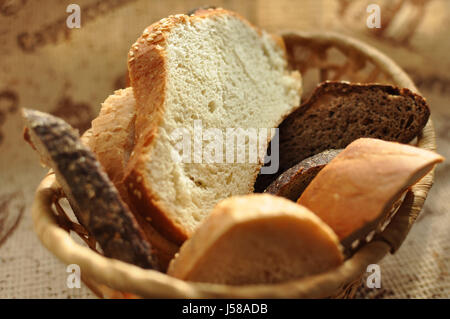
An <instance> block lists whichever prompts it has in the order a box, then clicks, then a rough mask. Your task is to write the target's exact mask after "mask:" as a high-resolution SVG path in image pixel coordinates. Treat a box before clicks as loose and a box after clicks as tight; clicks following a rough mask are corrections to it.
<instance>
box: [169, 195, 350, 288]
mask: <svg viewBox="0 0 450 319" xmlns="http://www.w3.org/2000/svg"><path fill="white" fill-rule="evenodd" d="M342 261H343V256H342V251H341V247H340V244H339V240H338V238H337V236H336V234H334V232H333V231H332V230H331V229H330V227H328V226H327V225H326V224H325V223H323V222H322V221H321V220H320V219H319V218H318V217H317V216H316V215H315V214H313V213H312V212H311V211H309V210H308V209H306V208H305V207H302V206H300V205H298V204H296V203H293V202H291V201H289V200H287V199H284V198H281V197H277V196H273V195H269V194H251V195H246V196H235V197H230V198H228V199H225V200H223V201H221V202H220V203H219V204H218V205H217V206H216V207H215V208H214V209H213V211H212V213H211V214H210V215H209V216H208V217H207V218H206V220H205V221H204V222H203V223H202V224H201V225H200V226H199V228H198V229H197V231H196V232H195V233H194V234H193V235H192V237H190V238H189V239H188V240H187V241H186V242H185V243H184V244H183V246H182V247H181V249H180V253H179V254H178V255H177V257H176V258H175V259H174V260H173V261H172V262H171V264H170V266H169V270H168V274H169V275H171V276H174V277H177V278H180V279H183V280H188V281H196V282H209V283H223V284H230V285H244V284H263V283H277V282H283V281H288V280H292V279H298V278H302V277H306V276H309V275H313V274H318V273H321V272H325V271H327V270H330V269H332V268H335V267H337V266H339V265H340V264H341V263H342Z"/></svg>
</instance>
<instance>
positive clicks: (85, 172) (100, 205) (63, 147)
mask: <svg viewBox="0 0 450 319" xmlns="http://www.w3.org/2000/svg"><path fill="white" fill-rule="evenodd" d="M23 116H24V118H25V120H26V125H27V127H26V134H25V135H26V137H27V139H26V140H27V141H28V142H30V144H31V145H32V146H33V148H35V149H36V150H37V152H38V153H39V155H40V157H41V161H42V163H44V164H45V165H47V166H48V167H50V168H52V169H53V171H54V172H55V174H56V178H57V181H58V183H59V184H60V185H61V187H62V189H63V191H64V193H65V194H66V196H67V198H68V200H69V202H70V204H71V206H72V207H73V210H74V213H75V215H76V217H77V219H78V221H79V222H80V224H81V225H82V226H83V227H84V228H85V229H86V230H87V231H88V232H89V234H90V235H91V236H93V237H94V238H95V239H96V241H97V242H98V243H99V245H100V247H101V248H102V250H103V252H104V254H105V256H107V257H111V258H116V259H119V260H122V261H125V262H129V263H132V264H135V265H137V266H140V267H143V268H153V269H159V264H158V261H157V258H156V257H155V256H154V255H152V252H151V245H150V244H149V243H148V242H147V240H146V239H145V237H144V235H143V233H142V231H141V229H140V228H139V226H138V224H137V223H136V220H135V219H134V217H133V215H132V213H131V212H130V211H129V210H128V207H127V206H126V205H125V204H124V203H123V202H122V201H121V199H120V196H119V193H118V192H117V190H116V188H115V187H114V185H113V184H112V183H111V181H110V180H109V178H108V176H107V175H106V173H105V171H104V170H103V168H102V167H101V165H100V164H99V163H98V161H97V159H96V158H95V156H94V154H93V153H92V152H91V150H90V149H88V148H87V147H86V146H85V145H84V144H83V143H82V142H81V140H80V139H79V137H78V132H77V131H76V130H75V129H73V128H72V127H71V126H70V125H69V124H67V123H66V122H64V121H63V120H62V119H60V118H57V117H55V116H52V115H50V114H47V113H43V112H39V111H33V110H26V109H24V110H23Z"/></svg>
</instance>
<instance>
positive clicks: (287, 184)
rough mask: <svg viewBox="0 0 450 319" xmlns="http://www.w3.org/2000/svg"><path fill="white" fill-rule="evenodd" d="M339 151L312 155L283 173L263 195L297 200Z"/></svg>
mask: <svg viewBox="0 0 450 319" xmlns="http://www.w3.org/2000/svg"><path fill="white" fill-rule="evenodd" d="M340 151H341V150H327V151H323V152H321V153H319V154H316V155H313V156H311V157H308V158H306V159H304V160H303V161H301V162H300V163H298V164H296V165H294V166H293V167H291V168H290V169H288V170H287V171H285V172H283V173H282V174H281V175H280V176H278V178H277V179H276V180H275V181H273V182H272V184H270V185H269V187H267V188H266V190H265V191H264V193H269V194H272V195H276V196H281V197H284V198H287V199H290V200H292V201H294V202H296V201H297V199H299V197H300V195H301V194H302V193H303V191H304V190H305V188H306V187H307V186H308V185H309V183H311V181H312V180H313V178H314V177H316V175H317V174H318V173H319V172H320V170H321V169H322V168H324V167H325V165H327V164H328V163H329V162H330V161H331V160H332V159H333V158H335V157H336V156H337V155H338V154H339V152H340Z"/></svg>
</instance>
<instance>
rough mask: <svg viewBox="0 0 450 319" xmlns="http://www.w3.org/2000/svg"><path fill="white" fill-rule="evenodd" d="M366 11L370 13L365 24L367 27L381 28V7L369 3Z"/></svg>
mask: <svg viewBox="0 0 450 319" xmlns="http://www.w3.org/2000/svg"><path fill="white" fill-rule="evenodd" d="M366 11H367V13H370V15H369V16H368V17H367V20H366V25H367V27H368V28H369V29H373V28H377V29H379V28H381V9H380V6H379V5H378V4H369V5H368V6H367V8H366Z"/></svg>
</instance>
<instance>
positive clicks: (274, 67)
mask: <svg viewBox="0 0 450 319" xmlns="http://www.w3.org/2000/svg"><path fill="white" fill-rule="evenodd" d="M222 11H223V12H224V13H223V14H215V15H212V16H211V17H202V18H198V17H197V18H196V17H192V18H191V19H184V20H183V19H181V20H180V21H181V22H179V23H177V24H175V25H174V26H173V27H172V28H171V29H170V31H167V32H166V33H165V41H163V42H159V44H158V45H159V47H158V46H157V47H156V48H157V49H158V50H162V51H163V52H164V56H165V70H166V72H165V74H166V82H165V91H164V94H165V97H164V106H163V107H162V109H163V110H164V115H163V116H162V118H161V120H160V122H159V124H158V128H157V132H156V134H155V138H154V139H153V140H152V143H153V144H152V147H151V148H150V149H149V151H148V152H146V153H144V154H141V155H142V156H144V157H143V158H144V161H145V163H146V164H145V172H142V171H140V172H139V175H141V176H142V177H143V182H144V183H145V185H146V188H147V189H151V193H152V196H153V198H152V199H151V201H152V203H153V204H155V203H156V205H158V207H160V208H162V210H163V211H164V214H165V215H166V218H168V219H169V220H170V221H171V222H172V223H173V224H175V225H177V227H178V228H179V231H181V232H182V233H185V234H187V235H190V234H191V233H192V232H193V231H194V230H195V229H196V227H197V226H198V225H199V223H200V222H201V221H202V220H203V219H204V217H205V216H206V215H207V214H208V213H209V212H210V210H211V209H212V208H213V207H214V205H215V204H216V203H217V202H218V201H220V200H221V199H224V198H226V197H229V196H232V195H238V194H247V193H251V192H252V191H253V185H254V182H255V180H256V175H257V173H258V171H259V169H260V167H261V165H262V163H261V162H260V161H258V162H256V163H248V162H249V160H248V144H249V138H246V139H245V143H246V152H247V157H246V158H247V161H246V163H239V164H236V163H234V164H232V163H227V162H226V157H225V154H226V149H225V145H223V157H222V163H210V164H208V163H205V158H204V157H203V162H202V163H179V162H176V161H175V160H174V156H173V155H174V154H178V155H181V151H180V150H179V149H177V147H176V144H177V143H178V142H179V141H176V142H175V141H174V140H173V139H172V138H171V133H172V132H174V130H176V129H183V130H186V131H187V133H188V134H189V136H191V138H192V139H191V143H192V144H193V137H194V121H195V120H200V121H201V125H202V128H203V130H206V129H209V128H217V129H219V131H220V132H221V133H220V132H219V133H217V134H216V136H217V135H220V134H222V137H223V140H224V141H225V140H226V138H225V134H226V128H242V129H247V128H255V129H258V128H274V127H277V126H278V124H279V123H280V122H281V120H282V119H283V118H284V117H285V116H287V115H288V114H289V113H290V112H291V111H292V109H293V108H294V107H296V106H298V105H299V103H300V96H299V95H300V79H299V78H300V77H299V74H298V73H290V72H288V71H287V62H286V59H285V52H284V50H283V48H282V47H280V46H279V45H278V44H277V43H276V42H275V40H274V38H273V37H272V36H271V35H269V34H267V33H265V32H263V31H259V30H257V29H255V28H254V27H252V26H250V24H249V23H248V22H246V21H245V20H243V19H241V18H240V17H238V16H236V15H234V14H229V13H227V11H224V10H222ZM138 80H139V79H138ZM141 80H142V79H141ZM138 116H139V115H138ZM270 138H271V136H270V135H269V136H267V139H266V140H264V141H263V144H264V145H262V148H263V149H264V150H265V149H266V148H267V144H268V143H267V142H268V139H270ZM213 140H214V139H213V138H211V140H209V141H208V140H206V141H204V142H203V149H206V148H208V147H211V145H210V143H211V141H213ZM224 144H225V143H224ZM191 147H192V145H191ZM233 151H235V152H236V149H234V150H233ZM193 159H194V153H193V147H192V155H191V161H192V162H193Z"/></svg>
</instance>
